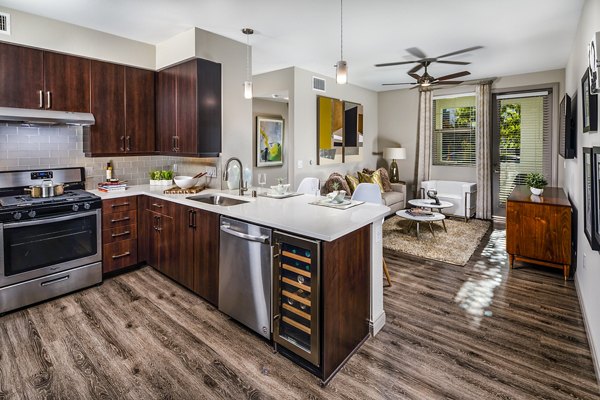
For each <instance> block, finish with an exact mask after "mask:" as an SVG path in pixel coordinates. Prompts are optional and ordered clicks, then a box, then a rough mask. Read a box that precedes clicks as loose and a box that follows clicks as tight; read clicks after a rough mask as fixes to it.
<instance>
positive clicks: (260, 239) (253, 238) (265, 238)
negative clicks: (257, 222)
mask: <svg viewBox="0 0 600 400" xmlns="http://www.w3.org/2000/svg"><path fill="white" fill-rule="evenodd" d="M221 231H222V232H225V233H228V234H230V235H232V236H236V237H239V238H241V239H244V240H249V241H251V242H260V243H269V237H268V236H266V235H261V236H253V235H248V234H246V233H242V232H238V231H234V230H231V229H229V227H228V226H227V225H221Z"/></svg>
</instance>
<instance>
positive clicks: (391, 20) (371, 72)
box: [0, 0, 584, 91]
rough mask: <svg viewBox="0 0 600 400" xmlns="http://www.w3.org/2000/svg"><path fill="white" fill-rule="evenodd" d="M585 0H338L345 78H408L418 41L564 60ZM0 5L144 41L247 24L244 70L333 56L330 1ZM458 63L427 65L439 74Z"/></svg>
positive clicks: (533, 59)
mask: <svg viewBox="0 0 600 400" xmlns="http://www.w3.org/2000/svg"><path fill="white" fill-rule="evenodd" d="M583 2H584V0H501V1H500V0H452V1H448V0H418V1H417V0H369V1H365V0H345V1H344V58H345V59H346V60H347V61H348V66H349V82H350V83H353V84H356V85H359V86H362V87H366V88H369V89H373V90H376V91H381V90H384V89H385V90H389V89H396V88H398V87H389V86H388V87H385V88H384V87H382V86H381V84H382V83H385V82H410V81H411V79H410V77H408V76H407V75H406V71H408V70H409V69H410V68H411V67H412V65H403V66H396V67H385V68H375V67H374V66H373V65H374V64H376V63H383V62H393V61H403V60H409V59H412V57H411V56H408V55H407V53H406V51H405V49H406V48H409V47H418V48H420V49H422V50H423V51H424V52H425V53H426V54H427V55H428V56H431V57H435V56H438V55H440V54H444V53H448V52H451V51H454V50H459V49H462V48H466V47H471V46H477V45H480V46H484V48H483V49H481V50H477V51H474V52H472V53H467V54H462V55H459V56H456V57H452V58H449V59H454V60H460V61H471V62H472V64H471V65H469V66H467V67H466V68H467V69H468V70H470V71H471V76H468V77H466V78H465V79H479V78H486V77H492V76H506V75H513V74H520V73H527V72H535V71H544V70H551V69H557V68H564V67H565V65H566V63H567V58H568V56H569V51H570V49H571V45H572V43H573V40H574V37H575V31H576V25H577V21H578V20H579V16H580V13H581V9H582V7H583ZM0 5H4V6H6V7H9V8H14V9H17V10H21V11H25V12H29V13H32V14H37V15H42V16H46V17H49V18H54V19H57V20H61V21H66V22H70V23H73V24H77V25H82V26H85V27H88V28H92V29H97V30H100V31H104V32H109V33H113V34H115V35H119V36H123V37H127V38H131V39H135V40H139V41H142V42H147V43H152V44H155V43H158V42H161V41H163V40H165V39H167V38H169V37H172V36H174V35H175V34H177V33H180V32H183V31H186V30H188V29H190V28H192V27H194V26H195V27H199V28H202V29H205V30H208V31H211V32H215V33H217V34H220V35H222V36H226V37H229V38H232V39H235V40H238V41H241V42H244V43H245V40H246V39H245V36H244V35H243V34H242V33H241V28H243V27H251V28H254V30H255V34H254V35H253V36H252V37H251V45H252V47H253V74H259V73H263V72H268V71H272V70H277V69H281V68H285V67H289V66H297V67H300V68H304V69H307V70H310V71H314V72H317V73H320V74H323V75H327V76H334V75H335V68H334V67H333V65H334V64H335V62H336V61H337V60H338V59H339V58H340V1H339V0H252V1H249V0H172V1H166V0H162V1H161V0H53V1H40V0H0ZM463 69H465V68H464V67H462V66H456V65H442V64H434V65H433V66H431V67H430V69H429V72H430V74H431V75H433V76H441V75H446V74H450V73H453V72H458V71H462V70H463Z"/></svg>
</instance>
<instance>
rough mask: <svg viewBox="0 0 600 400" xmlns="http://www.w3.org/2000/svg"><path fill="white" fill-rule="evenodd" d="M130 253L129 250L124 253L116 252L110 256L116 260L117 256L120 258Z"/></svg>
mask: <svg viewBox="0 0 600 400" xmlns="http://www.w3.org/2000/svg"><path fill="white" fill-rule="evenodd" d="M130 254H131V253H130V252H128V251H126V252H125V253H123V254H117V255H116V256H112V259H113V260H116V259H117V258H121V257H127V256H128V255H130Z"/></svg>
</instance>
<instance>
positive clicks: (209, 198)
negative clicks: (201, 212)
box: [187, 194, 249, 207]
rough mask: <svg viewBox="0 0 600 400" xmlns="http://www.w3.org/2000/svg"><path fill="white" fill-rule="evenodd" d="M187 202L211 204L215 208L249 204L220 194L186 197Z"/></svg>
mask: <svg viewBox="0 0 600 400" xmlns="http://www.w3.org/2000/svg"><path fill="white" fill-rule="evenodd" d="M187 199H188V200H194V201H199V202H200V203H206V204H213V205H216V206H223V207H228V206H237V205H238V204H244V203H249V201H247V200H240V199H234V198H232V197H225V196H221V195H220V194H200V195H198V196H190V197H187Z"/></svg>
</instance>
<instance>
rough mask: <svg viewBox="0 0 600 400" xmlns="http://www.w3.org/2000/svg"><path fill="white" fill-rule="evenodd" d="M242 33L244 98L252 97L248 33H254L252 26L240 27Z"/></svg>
mask: <svg viewBox="0 0 600 400" xmlns="http://www.w3.org/2000/svg"><path fill="white" fill-rule="evenodd" d="M242 33H243V34H244V35H246V80H245V81H244V98H245V99H251V98H252V73H251V72H250V69H251V65H250V35H252V34H253V33H254V29H252V28H244V29H242Z"/></svg>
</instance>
